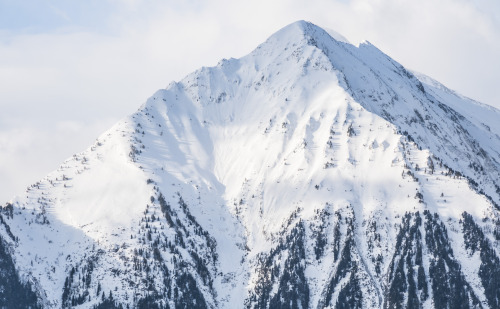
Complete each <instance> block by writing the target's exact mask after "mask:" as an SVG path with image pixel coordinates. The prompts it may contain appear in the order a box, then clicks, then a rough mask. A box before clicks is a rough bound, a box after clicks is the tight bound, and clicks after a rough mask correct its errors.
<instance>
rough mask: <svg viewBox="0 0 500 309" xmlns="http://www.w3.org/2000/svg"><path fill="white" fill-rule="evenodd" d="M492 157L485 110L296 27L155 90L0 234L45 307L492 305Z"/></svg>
mask: <svg viewBox="0 0 500 309" xmlns="http://www.w3.org/2000/svg"><path fill="white" fill-rule="evenodd" d="M499 162H500V111H499V110H497V109H495V108H493V107H490V106H486V105H484V104H480V103H478V102H475V101H473V100H470V99H468V98H465V97H462V96H460V95H459V94H457V93H455V92H453V91H451V90H449V89H447V88H446V87H445V86H443V85H441V84H440V83H438V82H437V81H435V80H433V79H431V78H429V77H427V76H425V75H423V74H419V73H413V72H411V71H409V70H407V69H405V68H404V67H403V66H402V65H400V64H398V63H397V62H395V61H394V60H393V59H391V58H390V57H389V56H387V55H385V54H384V53H382V52H381V51H380V50H378V49H377V48H376V47H375V46H373V45H371V44H370V43H368V42H366V43H363V44H360V45H359V46H354V45H352V44H350V43H349V42H348V41H347V40H346V39H345V38H343V37H342V36H341V35H339V34H336V33H335V32H333V31H331V30H328V32H327V31H325V30H323V29H321V28H319V27H317V26H315V25H313V24H311V23H308V22H304V21H299V22H296V23H293V24H291V25H289V26H287V27H285V28H283V29H281V30H280V31H278V32H277V33H275V34H274V35H273V36H271V37H270V38H269V39H268V40H267V41H266V42H264V43H263V44H261V45H260V46H258V47H257V48H256V49H255V50H254V51H253V52H251V53H250V54H249V55H247V56H245V57H243V58H241V59H224V60H222V61H220V62H219V64H218V65H217V66H216V67H210V68H205V67H204V68H201V69H199V70H198V71H196V72H193V73H192V74H190V75H189V76H187V77H186V78H185V79H183V80H182V81H180V82H177V83H172V84H170V85H169V86H168V87H167V88H166V89H161V90H158V91H157V92H156V93H155V94H154V95H153V96H152V97H151V98H149V99H148V100H147V101H146V103H145V104H143V105H142V106H141V107H140V108H139V110H138V111H137V112H136V113H134V114H133V115H131V116H130V117H127V118H126V119H123V120H122V121H120V122H119V123H118V124H116V125H115V126H114V127H112V128H111V129H110V130H108V131H107V132H105V133H104V134H103V135H101V136H100V137H99V138H98V139H97V140H96V142H95V144H94V145H92V146H91V147H90V148H89V149H87V150H85V151H84V152H82V153H79V154H75V155H74V156H73V157H72V158H69V159H68V160H66V161H65V162H63V163H62V164H61V166H60V167H59V169H58V170H57V171H54V172H52V173H51V174H49V175H48V176H47V177H45V178H44V179H42V180H40V181H39V182H37V183H36V184H33V185H31V186H30V187H29V188H28V190H27V191H26V195H25V196H19V197H16V198H14V199H13V200H11V201H10V202H9V203H7V204H5V207H4V208H3V211H2V217H1V223H2V224H1V226H0V236H1V238H2V239H3V242H4V243H5V244H6V248H7V249H6V252H7V253H6V254H9V256H11V257H12V259H13V263H14V265H15V269H16V271H17V272H18V274H19V280H20V282H22V283H28V285H27V289H31V290H33V291H34V293H35V294H36V297H37V301H38V304H39V305H40V306H42V307H43V308H70V307H72V308H93V307H94V306H96V308H105V307H104V305H103V304H108V305H110V304H112V305H110V306H116V308H118V307H119V306H120V305H122V306H124V308H126V306H127V305H128V306H129V307H130V308H399V307H412V308H417V307H421V308H445V307H447V308H462V307H464V308H499V307H500V283H499V282H498V277H497V276H498V275H500V261H499V256H500V255H499V252H500V251H499V250H500V246H499V245H500V213H499V211H500V206H499V205H500V187H499V186H500V163H499ZM0 253H1V252H0ZM1 284H2V282H1V280H0V285H1ZM103 292H104V295H103ZM110 293H111V294H112V296H111V297H110ZM98 306H101V307H98ZM106 308H115V307H106Z"/></svg>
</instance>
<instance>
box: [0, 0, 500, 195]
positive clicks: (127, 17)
mask: <svg viewBox="0 0 500 309" xmlns="http://www.w3.org/2000/svg"><path fill="white" fill-rule="evenodd" d="M300 19H304V20H308V21H311V22H313V23H315V24H317V25H319V26H322V27H327V28H331V29H334V30H336V31H337V32H339V33H341V34H343V35H344V36H345V37H347V38H348V39H349V40H350V41H351V42H353V43H359V42H360V41H363V40H368V41H370V42H371V43H373V44H374V45H376V46H377V47H378V48H380V49H381V50H382V51H384V52H385V53H387V54H388V55H390V56H391V57H393V58H394V59H396V60H397V61H399V62H400V63H401V64H403V65H404V66H406V67H407V68H410V69H413V70H416V71H419V72H422V73H425V74H427V75H430V76H431V77H434V78H435V79H437V80H439V81H441V82H442V83H444V84H445V85H447V86H448V87H450V88H452V89H455V90H457V91H458V92H460V93H462V94H464V95H466V96H469V97H471V98H473V99H476V100H479V101H481V102H484V103H487V104H490V105H493V106H496V107H500V96H499V95H498V89H499V88H500V87H499V86H500V1H498V0H419V1H415V0H411V1H410V0H351V1H350V0H308V1H299V0H290V1H285V0H274V1H263V0H252V1H235V0H232V1H225V0H215V1H208V0H204V1H201V0H186V1H182V0H176V1H168V0H163V1H159V0H80V1H67V0H23V1H19V0H0V204H3V202H4V201H7V200H8V199H10V198H11V197H12V196H14V195H15V194H22V193H23V191H24V189H25V188H26V187H27V186H28V185H29V184H31V183H33V182H35V181H37V180H38V179H40V178H42V177H44V176H45V175H46V174H47V173H48V172H50V171H52V170H54V169H56V168H57V166H58V165H59V163H61V162H62V161H63V160H64V159H66V158H68V157H70V156H71V155H72V154H73V153H76V152H80V151H82V150H84V149H85V148H87V147H88V146H89V145H90V144H92V143H93V141H94V140H95V138H96V137H97V136H98V135H100V133H102V132H103V131H104V130H106V129H107V128H109V127H110V126H111V125H112V124H114V123H115V122H116V121H118V120H119V119H120V118H122V117H124V116H126V115H128V114H130V113H132V112H134V111H135V110H136V109H137V108H138V107H139V106H140V105H141V104H142V103H143V102H144V101H145V100H146V99H147V98H148V97H149V96H150V95H152V94H153V93H154V92H155V91H156V90H157V89H158V88H162V87H165V86H166V85H167V84H169V83H170V82H171V81H172V80H179V79H181V78H182V77H184V76H185V75H187V74H188V73H190V72H191V71H193V70H195V69H197V68H199V67H201V66H212V65H215V64H216V63H217V62H218V61H219V60H220V59H222V58H229V57H235V58H236V57H241V56H243V55H245V54H247V53H248V52H250V51H251V50H252V49H253V48H255V47H256V46H257V45H258V44H260V43H261V42H263V41H264V40H265V39H266V38H267V37H268V36H269V35H271V34H272V33H274V32H275V31H277V30H278V29H280V28H282V27H284V26H285V25H287V24H289V23H291V22H293V21H296V20H300Z"/></svg>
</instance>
